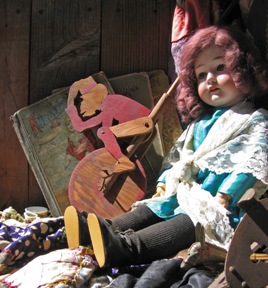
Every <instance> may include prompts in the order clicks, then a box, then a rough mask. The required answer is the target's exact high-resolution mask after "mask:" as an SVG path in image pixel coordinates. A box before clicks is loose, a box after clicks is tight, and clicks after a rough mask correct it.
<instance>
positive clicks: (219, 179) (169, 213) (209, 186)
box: [147, 108, 256, 228]
mask: <svg viewBox="0 0 268 288" xmlns="http://www.w3.org/2000/svg"><path fill="white" fill-rule="evenodd" d="M227 110H228V108H222V109H213V110H212V111H211V112H210V113H208V114H206V115H205V116H204V117H203V118H202V119H200V120H199V121H197V122H196V123H195V124H194V125H195V127H194V137H193V149H194V151H195V150H196V149H197V148H198V147H199V146H200V145H201V143H202V142H203V141H204V139H205V138H206V136H207V134H208V132H209V130H210V129H211V127H212V126H213V124H214V123H215V122H216V121H217V120H218V118H219V117H220V116H221V115H223V114H224V113H225V112H226V111H227ZM223 133H224V131H223ZM168 171H169V170H165V171H163V173H162V174H161V175H160V177H159V178H158V182H163V183H165V181H166V174H167V173H168ZM196 182H197V183H199V184H200V185H201V188H202V189H203V190H206V191H208V192H210V193H211V195H212V196H215V195H216V193H217V192H221V193H225V194H227V195H229V196H230V197H231V198H230V200H229V206H228V208H227V209H228V210H229V211H230V212H231V213H230V215H229V219H230V224H231V226H232V227H233V228H235V227H236V226H237V224H238V223H239V221H240V219H241V217H242V215H243V212H242V211H241V210H240V209H239V207H238V206H237V202H238V200H239V199H240V198H241V197H242V196H243V194H244V193H245V192H246V190H247V189H248V188H250V187H252V186H253V185H254V183H255V182H256V178H255V177H254V176H253V175H252V174H251V173H239V174H236V173H235V172H232V173H223V174H216V173H215V172H211V171H209V170H208V169H206V170H205V171H202V170H199V172H198V174H197V175H196ZM147 206H148V207H149V208H150V209H151V210H152V211H153V212H154V213H155V214H156V215H157V216H159V217H161V218H164V219H170V218H173V217H174V216H176V215H178V214H180V213H184V211H183V210H182V208H181V207H180V205H179V203H178V201H177V197H176V195H173V196H170V197H169V198H167V199H166V200H164V201H162V202H152V203H149V204H147Z"/></svg>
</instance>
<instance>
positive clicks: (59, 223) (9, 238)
mask: <svg viewBox="0 0 268 288" xmlns="http://www.w3.org/2000/svg"><path fill="white" fill-rule="evenodd" d="M1 241H2V242H5V243H6V245H7V246H6V247H4V248H3V249H2V251H1V253H0V275H1V274H5V273H7V272H8V271H9V270H10V267H12V266H14V265H15V264H17V263H18V262H20V261H26V260H32V259H33V258H34V257H36V256H38V255H41V254H42V253H45V252H49V251H51V250H52V249H55V248H65V247H67V241H66V235H65V229H64V219H63V217H58V218H43V219H38V220H35V221H33V222H32V223H30V224H25V223H21V222H18V221H15V220H13V219H9V220H6V221H4V222H0V242H1Z"/></svg>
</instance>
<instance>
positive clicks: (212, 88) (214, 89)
mask: <svg viewBox="0 0 268 288" xmlns="http://www.w3.org/2000/svg"><path fill="white" fill-rule="evenodd" d="M218 90H219V88H217V87H210V88H209V91H210V92H216V91H218Z"/></svg>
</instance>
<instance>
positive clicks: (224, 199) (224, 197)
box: [215, 192, 230, 208]
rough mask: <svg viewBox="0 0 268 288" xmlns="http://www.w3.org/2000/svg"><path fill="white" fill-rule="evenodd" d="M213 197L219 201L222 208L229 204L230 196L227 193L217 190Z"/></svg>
mask: <svg viewBox="0 0 268 288" xmlns="http://www.w3.org/2000/svg"><path fill="white" fill-rule="evenodd" d="M215 199H216V201H217V202H218V203H220V204H221V205H222V206H223V207H224V208H227V207H228V205H229V199H230V196H228V195H227V194H224V193H221V192H218V193H217V194H216V196H215Z"/></svg>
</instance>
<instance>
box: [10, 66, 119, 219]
mask: <svg viewBox="0 0 268 288" xmlns="http://www.w3.org/2000/svg"><path fill="white" fill-rule="evenodd" d="M92 76H93V77H94V79H96V82H101V83H103V84H104V85H107V86H108V87H107V88H108V91H109V93H113V91H112V88H111V86H110V84H109V81H108V80H107V78H106V76H105V74H104V73H103V72H100V73H96V74H94V75H92ZM68 92H69V87H66V88H63V89H57V90H55V91H54V92H53V93H52V95H50V96H48V97H46V98H44V99H42V100H41V101H38V102H36V103H34V104H32V105H29V106H27V107H24V108H22V109H20V110H19V111H17V112H16V113H15V114H14V115H12V117H11V120H12V121H13V127H14V129H15V132H16V134H17V136H18V139H19V141H20V143H21V145H22V148H23V150H24V152H25V155H26V157H27V159H28V162H29V164H30V166H31V169H32V170H33V173H34V175H35V177H36V179H37V182H38V184H39V186H40V188H41V190H42V193H43V195H44V198H45V200H46V202H47V205H48V207H49V209H50V211H51V213H52V215H53V216H55V217H56V216H60V215H63V213H64V211H65V208H66V207H67V206H68V205H69V199H68V185H69V179H70V176H71V174H72V172H73V170H74V168H75V167H76V165H77V164H78V162H79V161H80V160H81V159H83V157H84V156H85V155H86V154H88V153H89V152H91V151H93V150H94V149H95V148H96V147H95V145H96V142H95V141H96V139H95V137H94V135H93V134H92V133H90V132H87V133H79V132H77V131H75V130H74V129H73V127H72V125H71V122H70V119H69V117H68V115H67V114H66V112H65V108H66V107H67V98H68Z"/></svg>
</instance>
